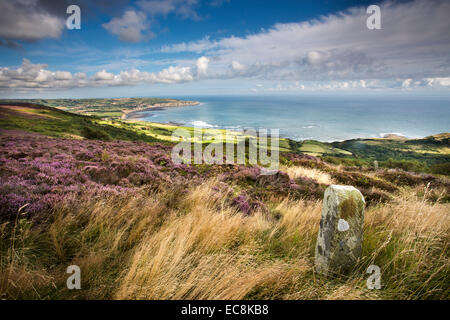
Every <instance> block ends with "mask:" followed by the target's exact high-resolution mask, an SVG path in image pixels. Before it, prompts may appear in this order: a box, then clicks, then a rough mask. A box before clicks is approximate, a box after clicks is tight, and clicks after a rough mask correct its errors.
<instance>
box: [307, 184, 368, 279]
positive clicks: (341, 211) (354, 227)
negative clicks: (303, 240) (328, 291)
mask: <svg viewBox="0 0 450 320" xmlns="http://www.w3.org/2000/svg"><path fill="white" fill-rule="evenodd" d="M365 204H366V202H365V201H364V197H363V195H362V194H361V192H359V190H358V189H356V188H354V187H352V186H338V185H331V186H329V187H328V188H327V189H326V190H325V195H324V199H323V207H322V218H321V219H320V228H319V234H318V236H317V244H316V256H315V265H316V270H317V272H318V273H320V274H323V275H330V274H340V273H347V272H349V271H351V270H352V269H353V267H354V266H355V264H356V261H357V260H358V258H359V257H360V256H361V244H362V237H363V225H364V207H365Z"/></svg>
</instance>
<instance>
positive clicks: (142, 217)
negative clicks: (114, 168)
mask: <svg viewBox="0 0 450 320" xmlns="http://www.w3.org/2000/svg"><path fill="white" fill-rule="evenodd" d="M217 183H218V182H217V181H216V180H210V181H208V182H207V183H205V184H202V185H200V186H196V187H192V188H191V189H190V190H189V191H188V192H180V191H179V189H177V188H176V187H175V186H174V187H172V188H166V189H162V190H160V191H158V192H153V193H146V192H144V191H143V192H142V193H141V194H136V195H127V196H123V197H116V198H108V199H103V200H102V201H89V200H86V201H85V202H84V204H82V205H79V206H77V207H68V206H64V205H63V206H61V207H59V208H57V209H55V212H53V214H52V215H51V217H49V219H48V221H45V222H44V223H41V224H39V225H36V226H32V225H31V224H30V222H29V220H27V219H18V220H17V221H15V222H10V223H4V224H3V225H2V226H1V228H0V234H1V251H0V253H1V257H0V258H1V259H0V275H1V279H0V293H1V295H2V297H4V298H7V299H18V298H34V299H36V298H37V299H51V298H60V299H74V298H87V299H104V298H114V299H255V298H258V299H361V298H368V299H378V298H392V299H422V298H434V299H448V298H449V292H448V284H449V283H450V277H449V274H450V273H449V272H450V270H449V267H450V263H449V231H450V230H449V228H450V216H449V212H450V211H449V205H448V204H442V203H439V202H434V203H430V202H428V201H426V200H425V199H426V196H424V197H420V198H419V197H416V196H414V195H413V194H414V192H412V191H411V190H405V191H404V192H403V193H401V194H399V195H398V196H396V198H395V200H394V201H393V202H391V203H386V204H380V205H378V206H374V207H371V208H369V209H368V210H367V211H366V217H365V229H364V242H363V257H362V259H361V260H360V261H359V262H358V264H357V266H355V269H354V271H353V272H352V273H351V274H349V275H347V276H342V277H336V278H323V277H321V276H319V275H317V274H316V273H315V271H314V246H315V239H316V236H317V231H318V226H319V219H320V212H321V202H320V201H316V202H311V201H302V200H300V201H299V200H295V201H294V200H293V199H290V198H288V197H287V198H285V199H282V200H281V201H278V202H276V203H267V204H266V205H267V207H268V210H264V211H257V212H255V213H254V214H252V215H250V216H246V215H243V214H241V213H240V212H238V210H237V209H236V208H235V207H234V206H233V205H232V204H230V202H229V201H227V198H228V197H229V194H227V193H219V192H217V191H216V190H217V189H216V188H214V186H215V185H216V184H217ZM24 210H26V208H25V209H24ZM71 264H76V265H78V266H80V268H81V283H82V289H81V290H68V289H67V288H66V286H65V284H66V279H67V277H68V275H67V274H66V273H65V270H66V268H67V266H69V265H71ZM371 264H376V265H378V266H380V268H381V280H382V289H381V290H369V289H367V288H366V279H367V277H368V276H369V275H368V274H366V269H367V267H368V266H369V265H371Z"/></svg>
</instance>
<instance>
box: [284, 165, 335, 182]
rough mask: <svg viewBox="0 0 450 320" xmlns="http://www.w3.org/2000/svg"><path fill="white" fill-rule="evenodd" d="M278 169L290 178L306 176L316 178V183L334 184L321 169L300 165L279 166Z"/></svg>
mask: <svg viewBox="0 0 450 320" xmlns="http://www.w3.org/2000/svg"><path fill="white" fill-rule="evenodd" d="M280 170H281V171H283V172H286V173H287V174H288V175H289V177H290V178H291V179H296V178H300V177H307V178H311V179H313V180H316V181H317V182H318V183H322V184H328V185H329V184H334V183H335V181H334V180H333V179H332V178H331V176H330V175H329V174H328V173H326V172H323V171H320V170H318V169H314V168H307V167H301V166H281V167H280Z"/></svg>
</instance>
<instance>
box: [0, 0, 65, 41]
mask: <svg viewBox="0 0 450 320" xmlns="http://www.w3.org/2000/svg"><path fill="white" fill-rule="evenodd" d="M64 26H65V21H64V19H62V18H61V17H58V16H56V15H54V14H51V13H49V12H46V11H44V9H43V7H42V6H41V5H40V3H39V1H38V0H17V1H7V0H2V1H0V37H2V38H6V39H14V40H27V41H34V40H40V39H43V38H59V37H60V36H61V33H62V31H63V29H64Z"/></svg>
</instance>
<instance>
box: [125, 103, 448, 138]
mask: <svg viewBox="0 0 450 320" xmlns="http://www.w3.org/2000/svg"><path fill="white" fill-rule="evenodd" d="M177 98H178V99H185V100H196V101H199V102H200V104H199V105H197V106H187V107H179V108H162V109H158V110H145V111H141V112H137V113H136V114H134V115H133V118H134V119H136V120H142V121H149V122H159V123H177V124H180V125H184V126H191V127H192V126H199V127H204V128H218V129H229V130H239V129H247V128H254V129H259V128H264V129H269V130H270V129H279V130H280V136H281V137H286V138H290V139H293V140H319V141H323V142H332V141H342V140H348V139H357V138H381V137H383V136H384V135H386V134H397V135H402V136H405V137H407V138H411V139H415V138H423V137H425V136H429V135H433V134H438V133H443V132H449V131H450V121H449V120H450V96H446V95H442V96H431V95H417V94H414V95H408V94H402V95H395V94H390V95H383V96H377V95H369V96H362V95H342V94H336V95H332V94H327V95H318V94H311V95H302V96H300V95H291V96H268V95H266V96H189V97H187V96H186V97H177Z"/></svg>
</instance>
